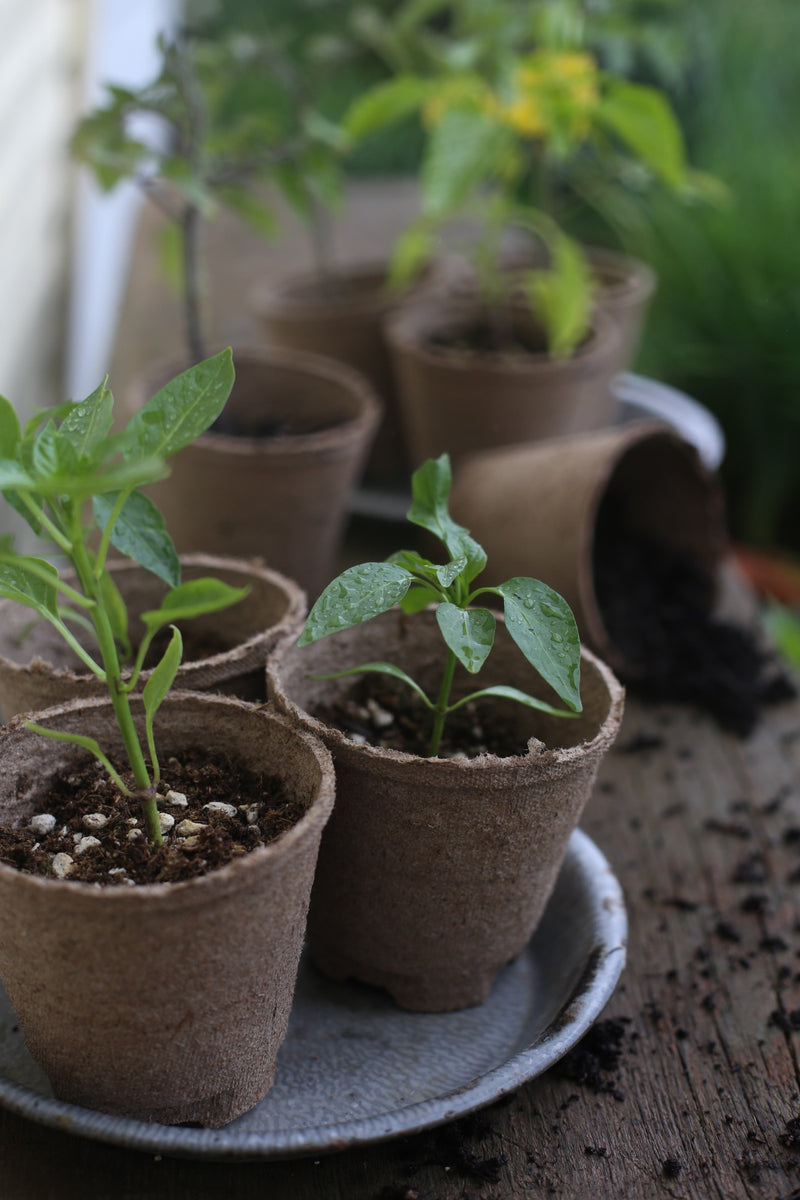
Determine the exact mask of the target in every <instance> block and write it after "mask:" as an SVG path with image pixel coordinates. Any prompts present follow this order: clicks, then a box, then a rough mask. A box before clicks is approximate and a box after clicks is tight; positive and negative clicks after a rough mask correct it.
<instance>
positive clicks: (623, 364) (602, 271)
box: [583, 246, 656, 371]
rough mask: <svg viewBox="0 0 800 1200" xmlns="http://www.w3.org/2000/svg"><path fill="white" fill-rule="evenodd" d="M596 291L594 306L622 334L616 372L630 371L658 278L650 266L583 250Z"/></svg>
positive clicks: (614, 253)
mask: <svg viewBox="0 0 800 1200" xmlns="http://www.w3.org/2000/svg"><path fill="white" fill-rule="evenodd" d="M583 250H584V253H585V254H586V257H587V259H588V261H589V266H590V267H591V269H592V275H593V276H594V282H595V287H596V289H597V290H596V293H595V305H596V306H597V308H599V309H600V311H601V312H603V313H605V314H606V315H607V316H609V317H611V319H612V320H613V321H614V323H615V324H616V326H617V329H618V330H619V334H620V340H619V344H618V346H617V365H616V371H627V370H628V369H629V368H630V366H631V364H632V363H633V360H634V358H635V357H636V351H637V350H638V348H639V341H640V339H641V334H642V328H643V326H644V322H645V318H646V316H647V310H648V308H649V305H650V300H651V299H652V296H653V292H654V291H655V288H656V275H655V272H654V271H653V269H652V268H651V267H649V266H648V265H647V263H645V262H642V261H641V259H638V258H632V257H631V256H630V255H628V254H620V253H619V252H618V251H616V250H606V249H604V248H602V247H600V246H584V247H583Z"/></svg>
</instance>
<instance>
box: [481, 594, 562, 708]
mask: <svg viewBox="0 0 800 1200" xmlns="http://www.w3.org/2000/svg"><path fill="white" fill-rule="evenodd" d="M491 590H492V591H494V592H497V593H498V594H499V595H501V596H502V597H503V600H504V609H505V619H506V628H507V629H508V632H509V633H510V634H511V636H512V638H513V639H514V641H515V642H516V643H517V645H518V646H519V648H520V650H521V651H522V653H523V654H524V655H525V658H526V659H527V660H528V662H529V663H530V664H531V666H532V667H535V669H536V670H537V671H538V672H539V674H540V675H541V676H542V678H543V679H544V680H546V682H547V683H549V684H550V686H551V687H552V688H553V690H554V691H555V692H556V693H557V694H558V695H559V696H560V697H561V699H562V700H563V701H564V703H565V704H568V705H569V707H570V708H571V709H573V710H574V711H575V712H580V711H581V708H582V704H581V692H580V670H581V643H580V638H579V636H578V627H577V625H576V624H575V618H574V616H573V615H572V610H571V608H570V607H569V605H568V604H567V602H566V600H565V599H564V597H563V596H560V595H559V594H558V592H556V591H554V590H553V589H552V588H551V587H548V586H547V584H546V583H542V582H541V581H540V580H538V579H527V578H522V577H520V578H515V579H509V580H508V581H507V582H506V583H502V584H500V585H499V587H496V588H492V589H491Z"/></svg>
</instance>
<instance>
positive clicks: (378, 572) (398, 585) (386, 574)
mask: <svg viewBox="0 0 800 1200" xmlns="http://www.w3.org/2000/svg"><path fill="white" fill-rule="evenodd" d="M413 580H414V576H413V575H412V574H411V572H410V571H406V570H405V568H404V567H399V566H396V565H395V564H394V563H388V562H383V563H362V564H361V566H358V567H350V568H349V569H348V570H347V571H344V572H343V573H342V574H341V575H339V576H338V577H337V578H336V579H334V580H333V581H332V582H331V583H329V584H328V586H327V587H326V588H325V590H324V591H323V593H322V595H321V596H319V598H318V599H317V601H316V603H315V604H314V607H313V608H312V609H311V612H310V613H309V614H308V619H307V621H306V624H305V628H304V629H303V632H302V634H301V635H300V638H299V639H298V643H297V644H298V646H307V645H308V644H309V642H315V641H317V640H318V639H319V638H323V637H327V636H328V634H330V633H338V632H339V631H340V630H342V629H350V627H351V626H353V625H360V624H361V623H362V621H369V620H371V619H372V618H373V617H377V616H380V614H381V613H384V612H388V610H389V609H390V608H394V606H395V604H399V603H400V601H401V600H402V599H403V597H404V596H405V594H406V592H407V591H408V589H409V588H410V586H411V584H412V582H413Z"/></svg>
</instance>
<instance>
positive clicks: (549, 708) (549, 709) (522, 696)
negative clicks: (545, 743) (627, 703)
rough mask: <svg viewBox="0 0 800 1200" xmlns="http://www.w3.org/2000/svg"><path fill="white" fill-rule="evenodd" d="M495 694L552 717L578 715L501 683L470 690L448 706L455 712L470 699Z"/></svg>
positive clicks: (480, 698)
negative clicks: (475, 690)
mask: <svg viewBox="0 0 800 1200" xmlns="http://www.w3.org/2000/svg"><path fill="white" fill-rule="evenodd" d="M487 696H488V697H491V696H496V697H497V698H498V699H502V700H515V701H516V703H517V704H524V705H525V706H526V708H535V709H537V710H538V711H539V712H543V713H549V714H550V716H552V717H572V718H573V719H574V718H575V717H577V716H579V715H580V713H577V712H569V711H568V710H567V709H564V708H556V707H555V706H554V705H552V704H548V703H547V701H546V700H539V699H537V697H536V696H529V695H528V693H527V692H521V691H520V690H519V688H513V687H504V686H503V685H502V684H497V685H496V686H495V687H488V688H481V690H480V691H479V692H472V693H470V695H469V696H463V697H462V698H461V699H460V700H458V701H457V702H456V703H455V704H453V705H451V706H450V709H449V711H450V712H455V710H456V709H457V708H461V706H462V705H464V704H468V703H469V702H470V701H471V700H482V699H483V698H484V697H487Z"/></svg>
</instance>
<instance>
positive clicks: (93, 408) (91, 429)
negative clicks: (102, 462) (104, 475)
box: [59, 379, 114, 462]
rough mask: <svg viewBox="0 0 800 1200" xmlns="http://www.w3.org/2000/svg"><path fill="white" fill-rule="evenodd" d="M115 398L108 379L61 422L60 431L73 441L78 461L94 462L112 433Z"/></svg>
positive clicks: (74, 407) (72, 409)
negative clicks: (107, 384) (95, 453)
mask: <svg viewBox="0 0 800 1200" xmlns="http://www.w3.org/2000/svg"><path fill="white" fill-rule="evenodd" d="M113 409H114V397H113V396H112V394H111V392H110V391H109V390H108V388H107V387H106V380H105V379H104V380H103V382H102V383H101V384H100V386H99V387H97V388H95V390H94V391H93V392H92V394H91V395H90V396H87V397H86V399H85V400H81V401H80V402H79V403H78V404H76V405H74V406H73V407H72V408H71V409H70V411H69V412H68V413H67V415H66V416H65V417H64V420H63V421H62V422H61V426H60V428H59V433H60V434H61V436H62V437H63V438H66V440H67V441H68V442H69V443H70V444H71V446H72V448H73V450H74V451H75V457H76V459H77V461H78V462H91V461H92V458H93V455H94V452H95V450H96V449H97V448H98V446H100V445H101V444H102V442H103V441H104V440H105V439H106V438H107V437H108V435H109V433H110V432H111V424H112V421H113Z"/></svg>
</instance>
